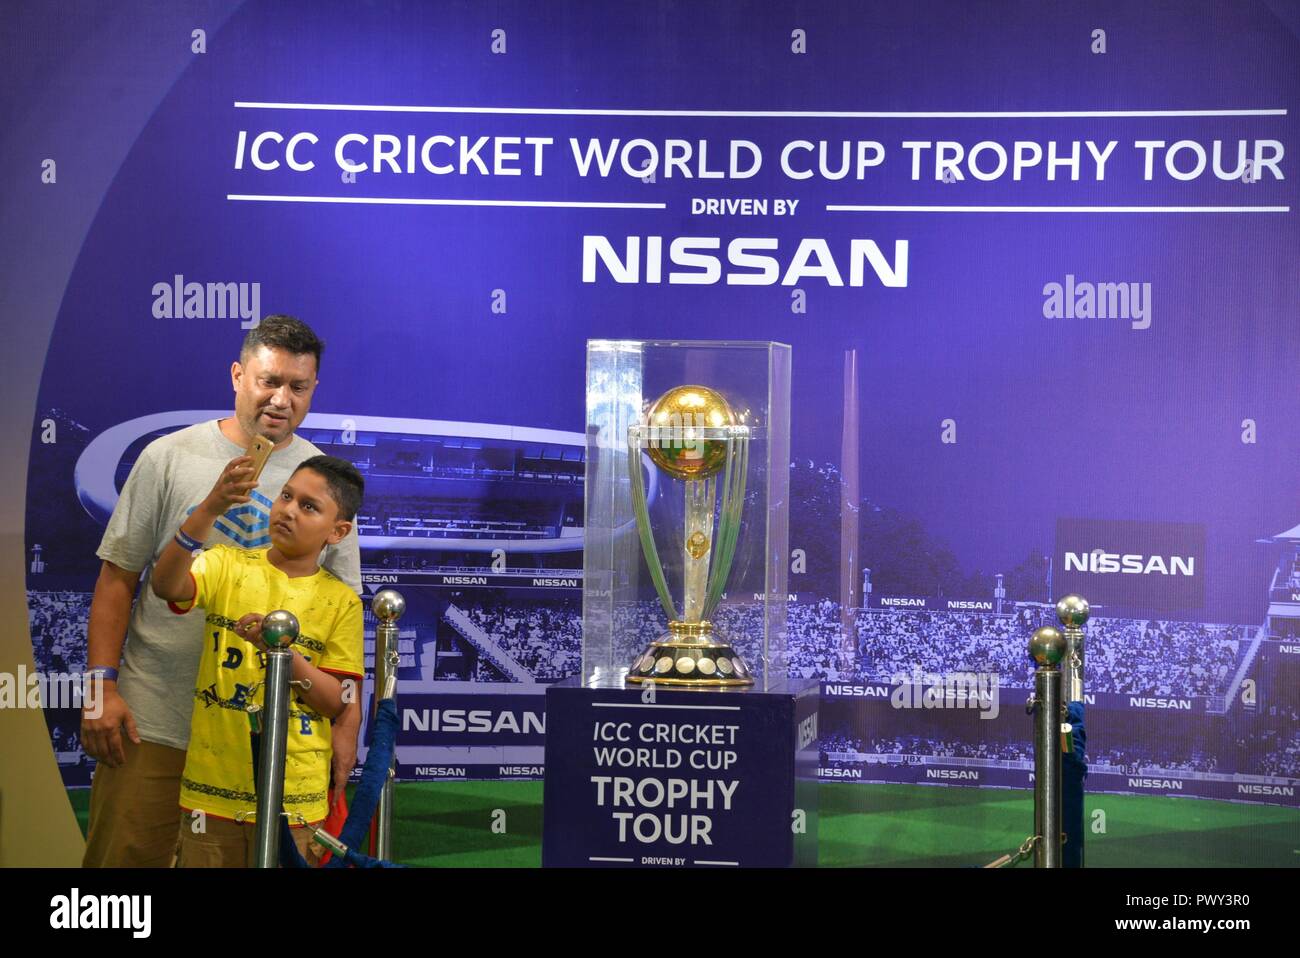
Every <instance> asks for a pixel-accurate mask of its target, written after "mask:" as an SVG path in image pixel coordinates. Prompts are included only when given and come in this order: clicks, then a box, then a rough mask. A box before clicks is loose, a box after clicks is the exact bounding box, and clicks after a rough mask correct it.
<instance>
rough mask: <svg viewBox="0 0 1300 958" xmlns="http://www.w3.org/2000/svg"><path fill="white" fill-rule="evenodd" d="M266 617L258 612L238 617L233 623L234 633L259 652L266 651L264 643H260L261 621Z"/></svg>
mask: <svg viewBox="0 0 1300 958" xmlns="http://www.w3.org/2000/svg"><path fill="white" fill-rule="evenodd" d="M264 618H266V616H264V615H262V613H260V612H249V613H248V614H247V615H242V616H240V617H239V621H238V622H236V623H235V632H237V633H238V634H239V635H240V636H241V637H243V638H244V639H246V640H247V641H248V642H250V643H252V644H253V645H254V646H256V647H257V650H258V651H259V652H265V651H266V648H267V646H266V643H265V642H264V641H262V620H263V619H264Z"/></svg>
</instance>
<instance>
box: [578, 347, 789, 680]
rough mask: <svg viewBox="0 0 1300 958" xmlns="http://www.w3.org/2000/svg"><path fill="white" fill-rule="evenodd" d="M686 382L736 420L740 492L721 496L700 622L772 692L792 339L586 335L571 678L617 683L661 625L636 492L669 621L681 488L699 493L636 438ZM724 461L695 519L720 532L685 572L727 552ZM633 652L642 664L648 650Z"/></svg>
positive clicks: (680, 579) (784, 577)
mask: <svg viewBox="0 0 1300 958" xmlns="http://www.w3.org/2000/svg"><path fill="white" fill-rule="evenodd" d="M685 385H693V386H702V387H707V390H712V391H714V392H716V393H717V394H719V395H720V396H721V397H722V398H723V399H724V400H725V403H726V404H727V405H729V406H730V409H731V411H732V412H733V413H734V414H735V421H736V422H738V423H742V424H743V427H744V428H743V429H742V430H741V431H742V432H743V433H744V434H745V436H746V443H747V448H746V449H745V450H744V453H745V454H744V455H743V456H736V457H735V458H734V461H733V462H732V464H731V465H732V466H740V465H743V468H744V473H743V474H744V489H743V495H739V496H734V497H733V498H732V503H731V504H732V507H733V509H734V510H735V515H736V516H738V525H737V526H736V527H735V528H736V530H737V531H735V533H734V544H733V545H731V546H730V553H729V554H730V556H731V563H730V570H729V574H728V575H727V576H726V578H725V581H724V582H722V583H721V584H720V589H721V591H720V594H719V596H718V597H717V599H716V600H715V601H716V607H712V606H711V608H712V610H713V611H712V613H711V616H710V618H711V619H712V624H713V630H714V632H715V633H716V636H717V639H718V640H720V641H721V642H723V643H726V644H728V645H730V646H731V647H733V648H734V649H735V651H736V652H737V653H739V656H740V657H741V658H743V661H744V665H743V666H741V665H740V664H739V662H737V666H736V667H737V671H738V672H739V671H741V670H743V671H747V672H748V674H749V676H750V677H752V679H753V683H754V684H753V687H754V688H756V689H760V690H773V689H777V688H780V687H781V686H783V685H784V684H785V681H786V678H787V674H788V661H787V656H786V599H787V590H788V574H789V563H790V555H789V551H790V550H789V528H788V527H789V485H790V481H789V477H790V468H789V467H790V347H789V346H787V345H785V344H782V343H769V342H694V341H638V340H590V341H588V344H587V389H586V396H587V426H586V429H587V473H586V508H585V511H586V518H585V532H584V543H585V548H584V554H583V570H584V585H583V648H582V679H583V682H584V684H598V685H606V684H614V683H621V682H623V681H624V680H626V679H627V678H628V676H629V670H630V669H632V667H633V666H634V664H635V663H637V662H638V661H639V660H640V659H641V657H642V656H643V653H645V650H646V648H647V644H648V643H651V642H654V641H655V640H657V639H659V638H661V637H666V633H668V631H669V630H668V622H669V616H668V614H667V610H666V609H665V608H664V601H663V598H662V596H663V590H661V589H657V588H656V585H655V581H654V580H655V578H656V576H655V573H654V571H653V570H652V568H651V566H650V564H649V563H648V562H647V558H646V556H645V554H644V550H643V541H642V540H643V535H644V533H645V531H646V529H645V528H644V527H643V528H642V529H641V530H640V531H639V530H638V522H637V511H636V505H635V503H636V502H637V500H638V498H641V501H643V502H644V507H643V508H644V515H645V517H646V518H647V519H648V523H647V524H648V526H649V532H650V533H651V535H652V537H653V540H654V543H655V549H656V552H657V555H658V557H659V559H660V560H661V565H662V578H661V580H660V581H661V583H662V584H663V585H664V586H666V591H667V593H668V594H669V595H670V596H671V601H672V605H673V606H675V608H676V610H677V611H678V613H679V617H681V615H680V613H682V612H683V611H684V606H685V598H686V590H687V586H686V581H685V580H686V578H687V576H688V567H692V559H691V554H692V551H693V550H692V549H691V548H690V546H691V545H692V544H693V543H694V540H692V539H691V532H690V530H691V529H692V528H693V526H691V525H690V522H691V519H689V518H688V515H687V513H688V509H687V506H686V492H687V488H688V487H691V488H698V489H700V490H702V489H703V483H699V484H697V485H696V486H691V483H689V482H685V481H683V480H682V479H681V478H678V477H675V476H674V475H671V474H669V472H666V471H664V469H663V468H662V467H661V466H660V465H657V464H656V462H655V461H653V460H652V457H651V455H650V454H649V453H648V451H647V450H646V449H645V448H643V447H644V442H641V443H637V442H636V441H635V440H636V438H637V437H642V438H643V437H644V436H645V434H646V428H647V415H648V413H649V412H650V409H651V406H652V404H654V403H655V401H656V400H657V399H658V398H659V397H662V396H664V395H665V394H666V393H667V392H668V391H669V390H672V389H674V388H676V387H680V386H685ZM634 427H640V429H635V428H634ZM630 429H632V430H633V433H632V437H633V439H634V442H633V445H632V446H630V445H629V430H630ZM710 434H711V433H710ZM634 450H635V453H636V454H637V455H638V456H639V458H640V460H641V461H640V463H639V468H640V481H639V483H638V482H635V481H634V479H635V477H634V476H633V474H632V472H631V471H630V469H629V464H630V463H631V462H632V461H633V456H634ZM730 469H731V466H729V467H728V469H727V470H721V469H720V471H719V472H718V477H717V486H718V487H719V489H718V494H717V509H716V512H715V513H714V515H716V517H717V525H716V526H713V527H711V528H710V527H707V526H706V530H707V531H709V532H710V533H711V534H713V533H716V534H717V539H718V541H717V542H712V543H710V545H709V549H710V555H709V558H708V559H706V560H705V561H704V565H705V566H706V567H708V569H706V570H700V569H698V568H696V572H697V573H698V572H701V571H712V567H714V566H719V565H724V563H720V562H719V558H718V557H719V554H720V553H723V552H727V551H728V543H727V542H725V541H724V535H723V530H724V529H726V528H727V521H726V519H725V518H724V516H723V511H724V505H725V503H726V495H725V494H724V493H723V492H722V491H721V489H722V487H723V486H724V484H725V485H726V486H727V487H728V488H730V489H733V490H734V489H735V488H736V486H735V485H733V484H732V483H733V482H734V481H735V479H737V478H738V476H737V475H732V474H731V473H730ZM728 476H729V477H730V478H728ZM638 485H639V487H640V488H639V489H638ZM713 494H714V490H712V489H711V490H710V496H713ZM698 509H699V507H698V506H697V507H696V515H697V516H698ZM696 538H700V537H696ZM688 540H690V541H688ZM700 541H706V540H703V539H700ZM698 565H699V562H698V561H697V562H696V563H695V567H698ZM696 591H697V592H698V590H696ZM645 661H646V663H647V669H648V667H649V666H648V663H649V662H650V661H651V659H648V658H647V659H645ZM723 664H724V667H725V663H723ZM710 671H711V672H712V671H713V670H712V669H711V670H710ZM650 674H651V675H652V677H653V672H652V671H651V672H650ZM714 674H715V675H717V676H718V677H721V672H720V671H719V672H714ZM728 674H731V673H730V671H728ZM699 677H700V676H699V675H698V673H697V674H696V676H695V678H699ZM632 680H633V681H635V680H636V679H635V676H634V677H633V679H632ZM679 684H686V683H684V682H683V683H679ZM714 684H718V683H714Z"/></svg>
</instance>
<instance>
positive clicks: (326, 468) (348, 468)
mask: <svg viewBox="0 0 1300 958" xmlns="http://www.w3.org/2000/svg"><path fill="white" fill-rule="evenodd" d="M299 469H310V470H312V471H313V472H315V473H317V474H319V475H320V476H321V477H322V478H323V479H324V480H325V485H326V486H327V487H328V488H329V493H330V498H331V499H333V500H334V501H335V502H336V503H337V504H338V507H339V518H340V519H346V520H347V521H348V522H351V521H352V520H353V519H355V518H356V517H357V510H358V509H360V508H361V497H362V496H364V495H365V494H366V481H365V480H364V479H362V478H361V473H359V472H357V467H356V466H354V465H352V463H350V462H348V461H347V460H346V459H340V458H339V457H338V456H312V457H311V458H310V459H304V460H303V461H302V462H300V463H298V469H295V470H294V472H297V471H298V470H299Z"/></svg>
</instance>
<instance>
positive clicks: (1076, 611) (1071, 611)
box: [1056, 594, 1088, 627]
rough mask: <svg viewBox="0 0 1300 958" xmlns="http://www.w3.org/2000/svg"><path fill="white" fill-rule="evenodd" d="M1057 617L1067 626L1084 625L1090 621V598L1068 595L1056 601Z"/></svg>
mask: <svg viewBox="0 0 1300 958" xmlns="http://www.w3.org/2000/svg"><path fill="white" fill-rule="evenodd" d="M1056 617H1057V618H1058V619H1059V620H1060V622H1061V625H1064V626H1067V627H1072V626H1080V625H1083V624H1084V623H1085V622H1087V621H1088V600H1087V599H1085V598H1084V597H1083V596H1081V595H1073V594H1071V595H1067V596H1066V597H1065V598H1063V599H1062V600H1061V601H1060V602H1058V603H1056Z"/></svg>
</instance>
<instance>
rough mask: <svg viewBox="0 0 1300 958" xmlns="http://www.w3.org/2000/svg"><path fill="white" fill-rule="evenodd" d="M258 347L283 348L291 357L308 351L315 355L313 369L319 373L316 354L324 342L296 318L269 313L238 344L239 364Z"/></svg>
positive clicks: (323, 347) (323, 345)
mask: <svg viewBox="0 0 1300 958" xmlns="http://www.w3.org/2000/svg"><path fill="white" fill-rule="evenodd" d="M262 346H266V347H267V348H269V349H283V350H286V351H288V352H290V353H293V354H294V355H295V356H301V355H303V354H304V353H311V354H312V355H313V356H314V357H316V372H317V373H319V372H320V354H321V353H322V352H324V351H325V343H324V342H323V341H322V340H321V338H320V337H319V336H317V335H316V333H315V332H313V331H312V328H311V327H310V326H308V325H307V324H306V323H304V322H303V321H302V320H301V319H298V318H297V317H294V316H286V315H284V314H283V313H273V314H271V315H270V316H267V317H266V318H265V319H263V320H262V321H261V322H260V323H258V324H257V325H256V326H254V327H253V328H252V329H250V330H249V331H248V335H247V336H245V337H244V343H243V345H242V346H240V347H239V361H240V363H247V362H248V357H249V356H251V355H253V353H255V352H256V351H257V350H258V349H260V348H261V347H262Z"/></svg>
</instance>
